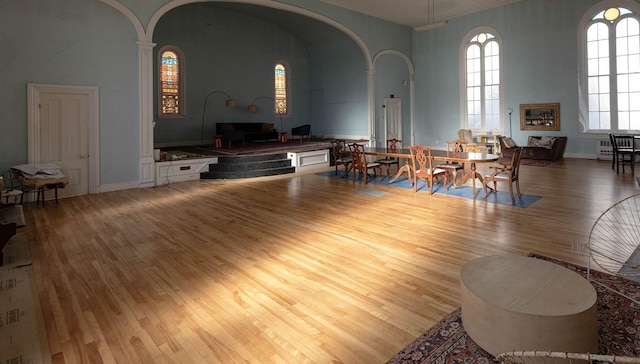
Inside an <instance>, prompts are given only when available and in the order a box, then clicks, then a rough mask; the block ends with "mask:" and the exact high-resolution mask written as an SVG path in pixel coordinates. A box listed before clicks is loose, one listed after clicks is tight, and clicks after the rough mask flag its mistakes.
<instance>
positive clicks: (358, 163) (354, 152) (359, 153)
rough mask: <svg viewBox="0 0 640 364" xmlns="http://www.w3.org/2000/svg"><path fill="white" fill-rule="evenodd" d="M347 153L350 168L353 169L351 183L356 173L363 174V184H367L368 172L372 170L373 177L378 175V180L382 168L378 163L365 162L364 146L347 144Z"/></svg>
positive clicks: (354, 179)
mask: <svg viewBox="0 0 640 364" xmlns="http://www.w3.org/2000/svg"><path fill="white" fill-rule="evenodd" d="M349 151H350V152H351V161H352V164H351V168H352V169H353V182H355V181H356V171H360V172H362V173H364V183H365V184H366V183H367V179H368V177H369V170H370V169H372V170H373V173H374V176H375V175H376V173H377V175H378V179H380V178H381V177H382V168H381V166H380V163H376V162H367V156H366V154H364V145H362V144H358V143H353V144H349Z"/></svg>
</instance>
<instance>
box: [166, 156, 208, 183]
mask: <svg viewBox="0 0 640 364" xmlns="http://www.w3.org/2000/svg"><path fill="white" fill-rule="evenodd" d="M212 163H218V158H217V157H212V158H198V159H181V160H174V161H165V162H156V163H155V164H156V165H155V170H156V176H155V185H156V186H161V185H166V184H169V183H174V182H184V181H191V180H196V179H200V172H206V171H208V170H209V164H212Z"/></svg>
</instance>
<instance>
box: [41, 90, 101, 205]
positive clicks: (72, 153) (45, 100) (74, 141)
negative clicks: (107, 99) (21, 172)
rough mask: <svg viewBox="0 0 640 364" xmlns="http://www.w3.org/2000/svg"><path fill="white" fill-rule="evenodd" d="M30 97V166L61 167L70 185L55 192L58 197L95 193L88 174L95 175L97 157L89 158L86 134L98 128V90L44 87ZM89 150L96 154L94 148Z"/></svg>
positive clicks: (87, 136) (87, 135)
mask: <svg viewBox="0 0 640 364" xmlns="http://www.w3.org/2000/svg"><path fill="white" fill-rule="evenodd" d="M31 86H32V85H30V87H31ZM40 86H42V85H40ZM36 87H37V85H36ZM29 95H30V96H31V97H30V98H29V103H30V105H29V110H31V111H33V112H32V113H31V114H34V115H30V117H29V119H30V123H33V125H31V124H30V128H29V129H30V130H29V143H30V146H29V163H56V164H58V165H60V166H61V167H62V173H64V174H65V175H66V176H67V177H68V178H69V184H68V185H67V186H66V187H65V188H63V189H60V190H58V196H59V197H71V196H80V195H86V194H88V193H90V192H92V193H95V192H96V191H91V190H90V185H92V183H90V178H89V174H90V171H95V167H96V166H90V163H92V162H96V161H97V160H96V158H95V157H97V156H93V157H94V158H90V150H89V149H90V143H89V139H90V132H89V130H90V129H94V128H95V127H96V125H97V120H95V119H96V118H97V113H96V112H95V110H94V109H97V108H96V106H95V103H96V100H97V89H95V88H85V87H74V86H44V87H40V88H36V89H31V88H30V92H29ZM96 142H97V141H96ZM92 150H95V151H96V153H97V149H96V148H92ZM90 167H91V168H93V169H90ZM94 174H95V172H94ZM93 183H96V182H95V181H93Z"/></svg>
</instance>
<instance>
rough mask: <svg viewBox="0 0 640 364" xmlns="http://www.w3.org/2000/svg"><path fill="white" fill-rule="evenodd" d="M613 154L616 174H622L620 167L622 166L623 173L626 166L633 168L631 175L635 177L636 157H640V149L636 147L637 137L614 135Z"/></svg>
mask: <svg viewBox="0 0 640 364" xmlns="http://www.w3.org/2000/svg"><path fill="white" fill-rule="evenodd" d="M613 154H614V160H615V164H616V173H620V165H622V173H624V166H625V165H629V166H631V175H634V176H635V164H636V156H638V155H640V148H637V147H636V143H635V136H633V135H626V134H625V135H620V134H614V135H613Z"/></svg>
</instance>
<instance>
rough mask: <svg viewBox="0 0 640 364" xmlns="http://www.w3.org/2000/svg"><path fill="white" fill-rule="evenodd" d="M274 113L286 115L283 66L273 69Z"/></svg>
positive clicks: (279, 65)
mask: <svg viewBox="0 0 640 364" xmlns="http://www.w3.org/2000/svg"><path fill="white" fill-rule="evenodd" d="M274 84H275V100H276V102H275V108H276V109H275V113H276V114H287V70H286V68H285V67H284V65H283V64H281V63H278V64H276V67H275V83H274Z"/></svg>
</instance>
